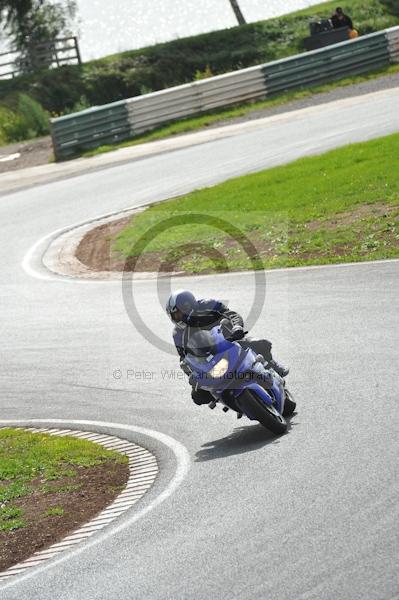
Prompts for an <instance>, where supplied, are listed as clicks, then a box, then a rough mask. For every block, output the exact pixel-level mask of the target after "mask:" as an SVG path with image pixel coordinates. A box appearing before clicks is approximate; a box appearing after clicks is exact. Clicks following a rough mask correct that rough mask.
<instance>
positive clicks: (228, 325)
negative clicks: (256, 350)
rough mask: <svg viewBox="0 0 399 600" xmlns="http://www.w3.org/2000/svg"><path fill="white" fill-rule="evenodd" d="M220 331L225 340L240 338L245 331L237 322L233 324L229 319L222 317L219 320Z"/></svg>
mask: <svg viewBox="0 0 399 600" xmlns="http://www.w3.org/2000/svg"><path fill="white" fill-rule="evenodd" d="M220 326H221V331H222V334H223V336H224V338H225V339H226V340H229V341H230V342H234V341H235V340H242V338H243V337H244V336H245V334H246V333H247V332H246V331H244V328H243V327H242V326H241V325H239V324H237V323H236V324H234V323H232V322H231V321H229V319H222V321H221V322H220Z"/></svg>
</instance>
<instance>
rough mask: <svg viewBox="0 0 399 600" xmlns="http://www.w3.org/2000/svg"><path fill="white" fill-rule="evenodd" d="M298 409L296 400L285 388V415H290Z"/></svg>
mask: <svg viewBox="0 0 399 600" xmlns="http://www.w3.org/2000/svg"><path fill="white" fill-rule="evenodd" d="M295 409H296V402H295V401H294V398H293V396H292V394H291V392H290V391H289V390H287V388H286V389H285V402H284V410H283V416H284V417H289V416H290V415H292V413H293V412H294V411H295Z"/></svg>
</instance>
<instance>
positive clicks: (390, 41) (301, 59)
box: [51, 27, 399, 160]
mask: <svg viewBox="0 0 399 600" xmlns="http://www.w3.org/2000/svg"><path fill="white" fill-rule="evenodd" d="M395 62H399V27H392V28H390V29H386V30H383V31H379V32H377V33H372V34H370V35H365V36H363V37H360V38H357V39H355V40H349V41H347V42H341V43H339V44H334V45H333V46H327V47H326V48H321V49H320V50H313V51H312V52H307V53H304V54H298V55H296V56H290V57H288V58H285V59H282V60H276V61H273V62H270V63H267V64H263V65H257V66H255V67H250V68H247V69H242V70H240V71H234V72H232V73H227V74H225V75H218V76H216V77H210V78H209V79H204V80H202V81H195V82H193V83H187V84H185V85H180V86H177V87H174V88H169V89H166V90H162V91H159V92H153V93H151V94H145V95H143V96H137V97H135V98H129V99H127V100H121V101H119V102H114V103H112V104H106V105H104V106H99V107H93V108H90V109H89V110H84V111H82V112H79V113H75V114H72V115H67V116H65V117H59V118H57V119H52V121H51V124H52V138H53V146H54V153H55V157H56V160H62V159H64V158H68V157H69V156H73V155H74V154H78V153H79V152H81V151H82V150H87V149H90V148H96V147H98V146H101V145H103V144H111V143H114V142H119V141H121V140H125V139H127V138H131V137H133V136H135V135H138V134H140V133H143V132H145V131H149V130H151V129H154V128H155V127H159V126H160V125H162V124H165V123H168V122H170V121H175V120H177V119H182V118H184V117H189V116H193V115H198V114H200V113H202V112H205V111H208V110H212V109H215V108H221V107H224V106H229V105H232V104H239V103H241V102H245V101H250V100H259V99H262V98H267V97H269V96H273V95H274V94H278V93H281V92H284V91H286V90H294V89H299V88H302V87H306V86H311V85H314V84H318V83H323V82H328V81H332V80H335V79H339V78H342V77H348V76H350V75H356V74H359V73H364V72H366V71H370V70H372V69H376V68H379V67H382V66H385V65H388V64H389V63H395Z"/></svg>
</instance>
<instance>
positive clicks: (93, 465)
mask: <svg viewBox="0 0 399 600" xmlns="http://www.w3.org/2000/svg"><path fill="white" fill-rule="evenodd" d="M127 477H128V459H127V457H124V456H122V455H121V454H119V453H117V452H113V451H109V450H106V449H105V448H103V447H102V446H100V445H98V444H94V443H91V442H89V441H86V440H79V439H75V438H72V437H57V436H50V435H45V434H41V433H30V432H27V431H23V430H18V429H11V428H7V429H0V570H3V569H6V568H8V567H9V566H11V565H12V564H15V563H17V562H19V561H20V560H23V559H25V558H28V557H29V556H30V555H31V554H32V553H33V552H35V551H36V550H38V549H41V548H43V547H45V546H48V545H49V544H51V543H53V542H54V541H56V540H58V539H60V538H62V537H63V536H64V535H65V534H66V533H68V532H69V531H70V530H71V529H77V528H78V526H79V525H80V524H83V523H85V522H86V521H88V520H89V519H90V518H92V517H93V516H94V515H95V514H97V512H99V511H100V510H101V509H102V508H104V507H105V506H106V505H107V504H108V503H110V502H111V501H112V500H113V498H114V497H115V496H116V495H117V494H118V493H119V490H120V487H121V485H122V487H123V484H124V483H125V481H126V480H127Z"/></svg>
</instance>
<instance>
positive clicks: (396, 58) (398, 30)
mask: <svg viewBox="0 0 399 600" xmlns="http://www.w3.org/2000/svg"><path fill="white" fill-rule="evenodd" d="M385 33H386V36H387V39H388V48H389V55H390V58H391V62H394V63H397V62H399V27H392V28H391V29H387V30H386V32H385Z"/></svg>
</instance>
